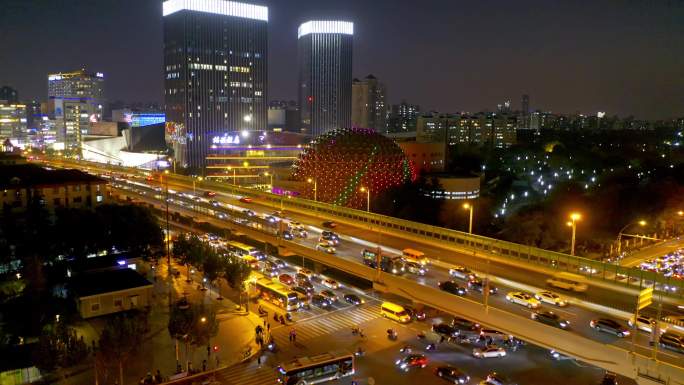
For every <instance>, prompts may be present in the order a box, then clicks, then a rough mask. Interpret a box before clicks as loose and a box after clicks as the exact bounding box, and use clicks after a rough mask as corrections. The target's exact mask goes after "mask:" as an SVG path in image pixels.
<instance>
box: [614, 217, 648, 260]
mask: <svg viewBox="0 0 684 385" xmlns="http://www.w3.org/2000/svg"><path fill="white" fill-rule="evenodd" d="M646 224H647V223H646V221H645V220H643V219H641V220H638V221H636V222H630V223H628V224H626V225H625V227H623V228H622V229H621V230H620V232H619V233H618V237H617V255H618V257H619V256H620V253H621V252H622V235H623V233H624V232H625V230H627V228H628V227H629V226H631V225H639V226H641V227H644V226H646Z"/></svg>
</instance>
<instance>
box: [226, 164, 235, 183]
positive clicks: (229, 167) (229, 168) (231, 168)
mask: <svg viewBox="0 0 684 385" xmlns="http://www.w3.org/2000/svg"><path fill="white" fill-rule="evenodd" d="M230 170H233V186H235V185H236V184H237V183H236V182H235V178H236V176H235V168H234V167H231V166H228V171H230Z"/></svg>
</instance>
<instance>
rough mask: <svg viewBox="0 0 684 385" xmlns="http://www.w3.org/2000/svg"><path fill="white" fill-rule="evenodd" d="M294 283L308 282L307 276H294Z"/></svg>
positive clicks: (299, 274) (300, 274) (298, 274)
mask: <svg viewBox="0 0 684 385" xmlns="http://www.w3.org/2000/svg"><path fill="white" fill-rule="evenodd" d="M295 281H297V283H300V282H309V276H308V275H306V274H302V273H297V274H295Z"/></svg>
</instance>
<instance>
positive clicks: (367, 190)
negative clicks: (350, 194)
mask: <svg viewBox="0 0 684 385" xmlns="http://www.w3.org/2000/svg"><path fill="white" fill-rule="evenodd" d="M361 192H365V193H366V211H368V212H370V187H369V188H365V187H361Z"/></svg>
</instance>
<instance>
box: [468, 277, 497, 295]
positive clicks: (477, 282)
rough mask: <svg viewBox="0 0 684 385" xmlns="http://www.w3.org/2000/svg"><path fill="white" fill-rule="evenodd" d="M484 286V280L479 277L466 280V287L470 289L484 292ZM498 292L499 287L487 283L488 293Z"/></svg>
mask: <svg viewBox="0 0 684 385" xmlns="http://www.w3.org/2000/svg"><path fill="white" fill-rule="evenodd" d="M484 287H485V282H484V281H483V280H482V278H480V277H472V278H471V279H470V280H469V281H468V289H470V290H475V291H476V292H478V293H482V292H484ZM498 292H499V289H497V288H496V287H495V286H494V285H492V284H491V283H489V294H496V293H498Z"/></svg>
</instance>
